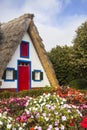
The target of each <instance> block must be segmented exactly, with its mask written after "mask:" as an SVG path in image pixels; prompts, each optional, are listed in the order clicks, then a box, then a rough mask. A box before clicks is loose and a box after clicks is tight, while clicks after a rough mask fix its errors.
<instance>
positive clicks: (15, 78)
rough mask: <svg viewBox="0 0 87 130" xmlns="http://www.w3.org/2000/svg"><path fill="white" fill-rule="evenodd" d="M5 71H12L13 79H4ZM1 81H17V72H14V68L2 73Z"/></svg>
mask: <svg viewBox="0 0 87 130" xmlns="http://www.w3.org/2000/svg"><path fill="white" fill-rule="evenodd" d="M7 70H12V71H13V77H12V79H6V71H7ZM2 79H3V80H4V81H5V82H9V81H10V82H11V81H12V82H13V81H15V80H17V70H15V68H6V70H5V71H4V74H3V76H2Z"/></svg>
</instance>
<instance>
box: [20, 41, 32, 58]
mask: <svg viewBox="0 0 87 130" xmlns="http://www.w3.org/2000/svg"><path fill="white" fill-rule="evenodd" d="M22 44H27V45H28V55H27V56H23V55H22ZM29 46H30V44H29V42H27V41H23V40H22V41H21V44H20V57H22V58H30V54H29V52H30V47H29Z"/></svg>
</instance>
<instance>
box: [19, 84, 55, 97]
mask: <svg viewBox="0 0 87 130" xmlns="http://www.w3.org/2000/svg"><path fill="white" fill-rule="evenodd" d="M54 91H55V89H54V88H53V87H48V86H46V87H44V88H36V89H30V90H24V91H20V92H18V93H17V97H25V96H31V97H37V96H40V95H42V94H43V93H47V92H50V93H53V92H54Z"/></svg>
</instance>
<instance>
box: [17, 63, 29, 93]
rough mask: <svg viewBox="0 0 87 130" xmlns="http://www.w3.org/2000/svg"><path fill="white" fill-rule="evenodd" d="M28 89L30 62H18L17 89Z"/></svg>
mask: <svg viewBox="0 0 87 130" xmlns="http://www.w3.org/2000/svg"><path fill="white" fill-rule="evenodd" d="M29 89H30V64H29V63H24V62H20V63H19V65H18V91H22V90H29Z"/></svg>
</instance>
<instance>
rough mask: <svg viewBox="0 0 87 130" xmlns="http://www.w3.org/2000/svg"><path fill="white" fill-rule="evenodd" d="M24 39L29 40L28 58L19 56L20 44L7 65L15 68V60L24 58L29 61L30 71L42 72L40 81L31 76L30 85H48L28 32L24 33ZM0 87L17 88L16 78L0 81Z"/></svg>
mask: <svg viewBox="0 0 87 130" xmlns="http://www.w3.org/2000/svg"><path fill="white" fill-rule="evenodd" d="M22 40H24V41H27V42H29V44H30V45H29V47H30V49H29V56H30V57H29V58H21V57H20V45H19V46H18V48H17V50H16V51H15V53H14V55H13V56H12V59H11V61H10V62H9V63H8V65H7V67H11V68H15V70H17V61H18V60H23V61H24V60H25V61H31V72H32V71H33V70H41V71H42V72H43V80H42V81H40V82H36V81H33V80H32V77H31V87H32V88H33V87H44V86H45V85H48V86H50V83H49V80H48V78H47V76H46V73H45V71H44V69H43V66H42V64H41V62H40V60H39V57H38V55H37V53H36V50H35V48H34V46H33V43H32V41H31V39H30V37H29V35H28V33H25V35H24V37H23V39H22ZM1 88H17V80H15V81H11V82H9V81H2V86H1Z"/></svg>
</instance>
